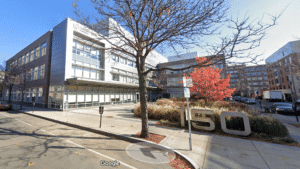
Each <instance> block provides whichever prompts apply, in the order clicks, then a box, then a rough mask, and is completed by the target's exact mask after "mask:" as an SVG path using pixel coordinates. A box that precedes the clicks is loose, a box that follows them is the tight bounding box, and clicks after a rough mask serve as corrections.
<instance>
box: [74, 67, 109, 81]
mask: <svg viewBox="0 0 300 169" xmlns="http://www.w3.org/2000/svg"><path fill="white" fill-rule="evenodd" d="M71 77H79V78H85V79H95V80H104V71H103V70H96V69H91V68H82V67H77V66H72V71H71Z"/></svg>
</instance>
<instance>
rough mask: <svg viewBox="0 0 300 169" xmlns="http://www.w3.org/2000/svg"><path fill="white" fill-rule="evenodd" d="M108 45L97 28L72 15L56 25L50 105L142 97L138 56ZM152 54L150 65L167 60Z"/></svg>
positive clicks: (64, 106)
mask: <svg viewBox="0 0 300 169" xmlns="http://www.w3.org/2000/svg"><path fill="white" fill-rule="evenodd" d="M105 48H110V44H109V43H108V42H106V41H104V40H98V35H97V33H96V32H94V31H93V30H91V29H88V28H86V27H85V26H83V25H81V24H79V23H77V22H76V21H74V20H72V19H70V18H67V19H66V20H64V21H63V22H61V23H60V24H58V25H57V26H56V27H54V29H53V39H52V54H51V68H50V80H49V98H48V107H51V108H57V109H68V108H78V107H88V106H98V105H100V104H122V103H128V102H136V101H138V100H139V91H138V86H139V84H138V74H137V68H136V65H135V58H133V57H131V56H128V55H126V54H123V53H120V52H111V51H107V50H104V49H105ZM148 58H149V59H147V60H146V69H149V68H155V67H156V65H157V64H158V63H163V62H167V59H166V58H164V57H163V56H162V55H160V54H159V53H157V52H155V51H153V52H152V54H151V55H150V56H148ZM150 77H151V74H149V78H147V82H148V84H149V81H150V80H151V78H150ZM151 88H154V87H151V86H149V89H151Z"/></svg>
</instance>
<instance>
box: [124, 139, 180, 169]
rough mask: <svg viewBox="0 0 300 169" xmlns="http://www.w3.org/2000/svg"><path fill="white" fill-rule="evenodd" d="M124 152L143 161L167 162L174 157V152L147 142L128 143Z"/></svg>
mask: <svg viewBox="0 0 300 169" xmlns="http://www.w3.org/2000/svg"><path fill="white" fill-rule="evenodd" d="M126 152H127V154H128V155H129V156H131V157H132V158H134V159H136V160H138V161H142V162H145V163H154V164H158V163H169V162H170V161H171V160H173V159H174V158H175V153H174V152H173V151H170V150H168V149H164V148H160V147H157V146H155V145H150V144H148V143H144V142H142V143H135V144H130V145H128V146H127V148H126Z"/></svg>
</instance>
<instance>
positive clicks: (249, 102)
mask: <svg viewBox="0 0 300 169" xmlns="http://www.w3.org/2000/svg"><path fill="white" fill-rule="evenodd" d="M246 103H247V104H256V102H255V101H254V100H253V99H247V100H246Z"/></svg>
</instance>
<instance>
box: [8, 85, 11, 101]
mask: <svg viewBox="0 0 300 169" xmlns="http://www.w3.org/2000/svg"><path fill="white" fill-rule="evenodd" d="M11 90H12V86H10V87H9V94H8V103H10V100H11Z"/></svg>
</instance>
